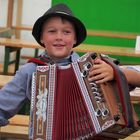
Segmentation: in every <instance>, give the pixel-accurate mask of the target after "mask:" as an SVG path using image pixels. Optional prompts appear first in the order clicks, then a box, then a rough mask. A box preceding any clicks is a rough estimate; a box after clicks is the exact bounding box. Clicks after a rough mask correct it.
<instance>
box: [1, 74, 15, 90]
mask: <svg viewBox="0 0 140 140" xmlns="http://www.w3.org/2000/svg"><path fill="white" fill-rule="evenodd" d="M12 78H13V76H10V75H0V88H2V87H3V86H4V85H6V83H8V82H9V81H11V80H12Z"/></svg>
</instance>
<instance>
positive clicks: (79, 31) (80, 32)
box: [32, 13, 87, 47]
mask: <svg viewBox="0 0 140 140" xmlns="http://www.w3.org/2000/svg"><path fill="white" fill-rule="evenodd" d="M53 16H60V17H63V18H65V19H67V20H68V21H70V22H72V23H73V25H74V26H75V30H76V37H77V42H76V44H75V45H74V46H73V47H76V46H78V45H79V44H81V43H82V42H83V41H84V40H85V38H86V36H87V32H86V28H85V26H84V24H83V23H82V22H81V21H80V20H79V19H78V18H76V17H74V16H70V15H68V14H64V13H50V14H47V15H44V16H41V17H40V18H38V20H37V21H36V22H35V24H34V26H33V30H32V35H33V36H34V38H35V39H36V41H37V42H38V43H39V44H40V45H41V46H43V47H45V46H44V44H42V43H41V42H40V36H41V31H42V26H43V24H44V22H45V21H46V20H47V19H48V18H50V17H53Z"/></svg>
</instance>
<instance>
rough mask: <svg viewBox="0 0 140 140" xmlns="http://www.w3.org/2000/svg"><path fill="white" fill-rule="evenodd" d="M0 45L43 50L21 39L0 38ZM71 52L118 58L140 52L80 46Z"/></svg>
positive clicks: (127, 48) (109, 47) (122, 48)
mask: <svg viewBox="0 0 140 140" xmlns="http://www.w3.org/2000/svg"><path fill="white" fill-rule="evenodd" d="M0 45H4V46H9V47H17V48H34V49H44V48H43V47H41V46H40V45H38V44H37V43H36V42H33V41H26V40H22V39H10V38H0ZM73 50H75V51H77V52H84V53H85V52H98V53H103V54H110V55H118V56H131V57H140V51H135V48H129V47H118V46H104V45H88V44H81V45H79V46H77V47H76V48H74V49H73Z"/></svg>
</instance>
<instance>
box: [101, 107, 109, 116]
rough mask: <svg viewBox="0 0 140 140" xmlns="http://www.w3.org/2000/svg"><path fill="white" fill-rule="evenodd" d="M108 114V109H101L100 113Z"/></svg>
mask: <svg viewBox="0 0 140 140" xmlns="http://www.w3.org/2000/svg"><path fill="white" fill-rule="evenodd" d="M108 114H109V110H108V109H107V108H105V109H103V110H102V115H103V116H104V117H105V116H107V115H108Z"/></svg>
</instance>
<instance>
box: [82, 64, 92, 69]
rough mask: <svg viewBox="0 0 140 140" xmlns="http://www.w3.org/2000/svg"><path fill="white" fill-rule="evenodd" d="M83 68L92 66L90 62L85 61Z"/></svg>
mask: <svg viewBox="0 0 140 140" xmlns="http://www.w3.org/2000/svg"><path fill="white" fill-rule="evenodd" d="M83 67H84V69H85V70H89V69H90V68H91V67H92V64H91V63H90V62H87V63H85V64H84V65H83Z"/></svg>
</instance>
